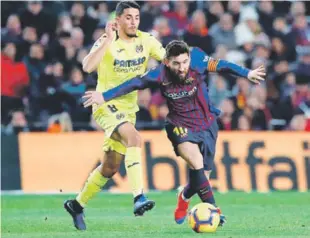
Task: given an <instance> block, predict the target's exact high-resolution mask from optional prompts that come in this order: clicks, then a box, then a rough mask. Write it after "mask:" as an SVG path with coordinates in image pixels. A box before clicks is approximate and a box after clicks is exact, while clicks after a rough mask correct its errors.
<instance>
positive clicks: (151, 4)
mask: <svg viewBox="0 0 310 238" xmlns="http://www.w3.org/2000/svg"><path fill="white" fill-rule="evenodd" d="M167 2H168V1H146V2H145V4H144V5H143V6H142V7H141V13H140V18H141V19H143V21H140V26H139V27H140V29H141V30H142V31H150V30H151V29H152V27H153V23H154V21H155V18H157V17H158V16H161V15H162V13H163V12H167V11H168V9H169V5H168V3H167Z"/></svg>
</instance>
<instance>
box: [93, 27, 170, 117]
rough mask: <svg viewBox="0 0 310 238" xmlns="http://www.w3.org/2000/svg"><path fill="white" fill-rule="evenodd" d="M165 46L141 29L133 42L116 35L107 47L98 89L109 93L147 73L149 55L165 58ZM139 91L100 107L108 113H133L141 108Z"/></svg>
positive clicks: (100, 66)
mask: <svg viewBox="0 0 310 238" xmlns="http://www.w3.org/2000/svg"><path fill="white" fill-rule="evenodd" d="M164 55H165V49H164V48H163V46H162V44H161V43H160V42H159V41H158V40H157V39H156V38H155V37H154V36H152V35H151V34H149V33H146V32H142V31H137V37H135V38H134V41H133V42H126V41H123V40H121V39H120V38H116V39H115V40H114V41H112V43H111V44H110V46H109V48H108V49H107V50H106V52H105V55H104V56H103V58H102V61H101V62H100V64H99V67H98V81H97V88H96V91H99V92H105V91H107V90H109V89H111V88H114V87H116V86H118V85H120V84H122V83H124V82H125V81H127V80H129V79H131V78H134V77H136V76H138V75H142V74H144V73H145V71H146V69H147V64H148V61H149V58H150V57H152V58H155V59H156V60H162V59H163V58H164ZM137 99H138V93H137V91H135V92H132V93H129V94H127V95H124V96H122V97H119V98H117V99H114V100H111V101H109V102H108V103H105V104H103V105H102V106H101V107H100V108H102V109H103V110H104V112H105V113H110V112H113V109H114V110H117V111H122V112H127V113H133V112H137V111H138V110H139V107H138V105H137Z"/></svg>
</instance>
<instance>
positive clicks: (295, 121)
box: [289, 114, 307, 131]
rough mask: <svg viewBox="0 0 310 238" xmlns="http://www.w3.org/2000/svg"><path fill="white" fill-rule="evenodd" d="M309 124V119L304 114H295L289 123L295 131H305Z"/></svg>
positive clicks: (290, 127)
mask: <svg viewBox="0 0 310 238" xmlns="http://www.w3.org/2000/svg"><path fill="white" fill-rule="evenodd" d="M306 126H307V119H306V117H305V116H304V115H302V114H299V115H295V116H294V117H293V118H292V120H291V122H290V125H289V129H290V130H293V131H305V130H306Z"/></svg>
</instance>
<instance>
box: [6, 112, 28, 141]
mask: <svg viewBox="0 0 310 238" xmlns="http://www.w3.org/2000/svg"><path fill="white" fill-rule="evenodd" d="M10 117H11V120H10V123H9V124H8V125H7V126H6V127H5V129H4V134H6V135H12V134H18V133H20V132H28V131H30V129H29V127H28V121H27V119H26V116H25V113H24V112H23V110H18V109H16V110H14V111H12V112H11V113H10Z"/></svg>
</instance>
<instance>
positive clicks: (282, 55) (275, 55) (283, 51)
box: [270, 35, 296, 62]
mask: <svg viewBox="0 0 310 238" xmlns="http://www.w3.org/2000/svg"><path fill="white" fill-rule="evenodd" d="M271 42H272V53H271V56H270V59H271V60H272V61H275V62H278V61H281V60H287V61H288V62H293V61H295V60H296V53H295V49H294V48H292V47H291V46H290V45H289V42H285V39H284V38H283V37H281V36H276V35H275V36H273V37H272V38H271Z"/></svg>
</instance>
